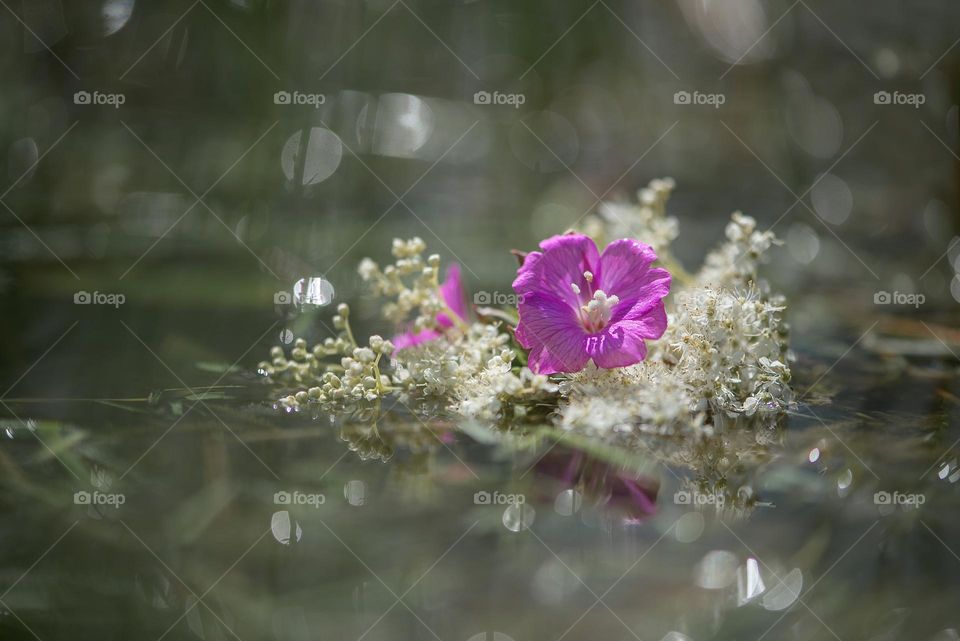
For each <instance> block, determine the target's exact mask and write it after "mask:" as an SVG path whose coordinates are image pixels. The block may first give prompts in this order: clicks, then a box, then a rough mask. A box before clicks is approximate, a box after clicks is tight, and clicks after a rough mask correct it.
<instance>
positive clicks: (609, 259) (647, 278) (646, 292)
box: [599, 238, 670, 300]
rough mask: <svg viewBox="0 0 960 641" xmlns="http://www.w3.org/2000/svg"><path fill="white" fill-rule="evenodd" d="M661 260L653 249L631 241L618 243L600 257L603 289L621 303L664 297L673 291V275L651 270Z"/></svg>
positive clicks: (613, 244) (614, 242)
mask: <svg viewBox="0 0 960 641" xmlns="http://www.w3.org/2000/svg"><path fill="white" fill-rule="evenodd" d="M656 259H657V254H656V253H655V252H654V251H653V248H652V247H650V245H647V244H646V243H641V242H640V241H639V240H633V239H631V238H622V239H620V240H615V241H613V242H612V243H610V244H609V245H607V247H606V249H604V250H603V255H602V256H601V257H600V263H601V265H602V269H601V273H602V277H601V279H600V285H599V287H600V289H602V290H603V291H605V292H606V293H607V295H610V294H616V295H617V296H619V297H620V300H627V299H631V298H641V297H645V298H652V297H657V298H663V297H664V296H666V295H667V294H668V293H669V292H670V274H669V273H668V272H667V270H665V269H650V263H652V262H653V261H655V260H656Z"/></svg>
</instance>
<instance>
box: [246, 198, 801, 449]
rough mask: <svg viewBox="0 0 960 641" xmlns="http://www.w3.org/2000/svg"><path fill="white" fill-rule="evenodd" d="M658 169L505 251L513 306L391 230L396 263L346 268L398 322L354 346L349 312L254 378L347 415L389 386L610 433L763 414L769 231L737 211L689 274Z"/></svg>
mask: <svg viewBox="0 0 960 641" xmlns="http://www.w3.org/2000/svg"><path fill="white" fill-rule="evenodd" d="M673 186H674V185H673V181H672V180H670V179H664V180H654V181H652V182H651V183H650V184H649V186H648V187H646V188H644V189H642V190H640V192H639V195H638V202H637V203H602V204H601V205H600V207H599V208H598V211H597V213H596V214H594V215H592V216H591V217H589V218H588V219H587V220H586V221H585V222H584V224H583V225H582V227H580V228H578V229H575V230H572V231H569V232H567V233H566V234H563V235H558V236H554V237H552V238H548V239H546V240H544V241H543V242H542V243H540V250H539V251H532V252H529V253H524V252H514V253H515V254H516V255H517V257H518V259H519V260H520V266H519V269H518V271H517V277H516V279H515V280H514V282H513V290H514V292H515V294H516V301H517V305H516V307H515V308H512V309H499V308H491V307H475V308H474V309H471V308H470V307H468V305H467V302H466V294H465V292H464V288H463V283H462V279H461V276H460V271H459V268H458V266H457V265H455V264H454V265H451V266H450V267H448V268H447V269H446V271H445V274H444V279H443V280H442V281H441V280H440V274H441V268H440V258H439V256H437V255H436V254H434V255H430V256H429V257H427V258H424V252H425V251H426V246H425V244H424V242H423V241H422V240H421V239H419V238H413V239H411V240H394V242H393V248H392V253H393V257H394V262H393V264H391V265H388V266H386V267H381V266H380V265H379V264H377V263H375V262H374V261H372V260H371V259H369V258H365V259H363V261H362V262H361V263H360V266H359V272H360V275H361V277H362V278H363V280H364V281H366V282H367V283H369V284H370V286H371V288H372V290H373V292H374V293H375V294H377V295H379V296H381V297H383V298H384V299H387V302H386V303H385V304H384V305H383V313H384V316H385V317H386V319H387V320H389V321H392V322H393V324H394V325H395V326H396V327H398V328H401V332H400V333H399V334H398V335H396V336H395V337H394V338H392V339H391V340H386V339H384V338H382V337H380V336H371V337H370V338H369V339H368V340H367V341H366V344H361V343H359V342H357V340H356V337H355V336H354V333H353V331H352V328H351V324H350V310H349V308H348V306H347V305H345V304H341V305H340V306H339V307H338V308H337V315H336V316H334V317H333V323H334V327H335V328H336V329H337V330H338V332H339V333H338V335H337V336H336V337H330V338H327V339H326V340H324V341H323V342H322V343H320V344H317V345H315V346H313V348H312V349H308V346H307V344H306V342H305V341H303V340H302V339H301V340H298V341H297V342H296V343H295V345H294V347H293V349H292V350H291V351H290V352H289V354H288V353H286V352H285V351H284V349H283V348H281V347H279V346H278V347H274V348H273V349H272V351H271V358H272V361H271V362H264V363H261V364H260V372H261V373H262V374H263V375H264V376H267V377H268V378H269V379H270V380H271V381H273V382H275V383H277V384H278V385H280V386H282V387H283V388H284V389H285V390H286V391H287V392H290V394H289V395H287V396H284V397H282V398H280V399H279V400H278V402H277V406H278V407H280V408H283V409H284V410H286V411H291V412H292V411H298V410H301V409H305V408H311V407H313V408H323V409H328V410H333V411H347V410H349V409H353V408H356V407H362V406H364V405H376V404H378V403H379V402H380V401H381V399H383V398H385V397H387V396H394V397H395V398H396V399H397V401H398V402H401V403H404V404H414V403H423V402H432V403H434V404H435V403H437V402H439V403H440V404H441V406H442V409H443V410H445V411H449V412H452V413H455V414H457V415H461V416H464V417H467V418H477V419H483V420H486V421H501V422H502V423H503V424H504V425H506V424H510V423H511V422H512V423H514V424H515V423H516V422H517V421H519V420H522V419H524V418H533V417H537V418H546V419H548V420H552V421H554V422H555V423H556V424H557V425H559V426H560V427H561V428H563V429H565V430H574V431H580V432H583V433H585V434H589V435H592V436H601V437H604V438H608V439H610V440H629V439H630V438H631V436H635V435H639V434H643V433H650V432H653V433H658V434H674V433H679V432H683V431H700V432H709V431H710V430H712V429H714V428H716V427H719V426H720V425H721V424H722V422H723V421H724V420H726V419H727V418H729V417H737V416H743V417H758V418H772V417H776V416H778V415H780V414H782V413H783V412H784V411H785V409H786V408H787V406H788V404H789V402H790V400H791V390H790V386H789V382H790V368H789V366H788V364H787V363H788V361H789V359H788V332H787V325H786V323H785V322H784V320H783V311H784V308H785V300H784V298H783V297H782V296H779V295H775V294H772V293H771V292H770V291H769V287H768V285H767V284H766V283H765V282H764V281H762V280H760V279H759V278H758V275H757V269H758V265H759V263H760V261H761V259H762V257H763V255H764V253H765V252H766V251H767V250H768V249H769V248H770V247H771V245H773V244H775V243H776V242H777V241H776V239H775V238H774V236H773V234H772V233H771V232H760V231H757V230H756V223H755V221H754V220H753V219H752V218H750V217H748V216H743V215H741V214H740V213H734V214H733V216H732V220H731V222H730V223H729V224H728V225H727V228H726V241H725V242H723V243H722V244H721V245H720V246H719V247H718V248H717V249H715V250H714V251H712V252H711V253H709V254H708V255H707V257H706V259H705V261H704V264H703V266H702V268H701V269H700V270H699V271H698V272H697V273H696V274H688V273H686V272H685V271H684V270H683V269H682V268H681V267H680V266H679V265H678V264H677V263H676V261H674V259H673V258H672V256H671V254H670V243H671V242H672V241H673V240H674V239H675V238H676V236H677V221H676V219H675V218H672V217H669V216H667V214H666V202H667V199H668V198H669V195H670V192H671V190H672V189H673Z"/></svg>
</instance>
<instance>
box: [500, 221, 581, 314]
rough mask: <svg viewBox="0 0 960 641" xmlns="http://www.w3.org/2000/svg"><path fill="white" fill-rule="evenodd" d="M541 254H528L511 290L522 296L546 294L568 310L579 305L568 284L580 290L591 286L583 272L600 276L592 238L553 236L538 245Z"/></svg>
mask: <svg viewBox="0 0 960 641" xmlns="http://www.w3.org/2000/svg"><path fill="white" fill-rule="evenodd" d="M540 248H541V249H542V250H543V252H530V253H529V254H527V257H526V258H525V259H524V261H523V265H522V266H521V267H520V269H519V270H518V273H517V278H516V280H514V281H513V289H514V291H515V292H517V294H520V295H521V296H523V295H525V294H526V293H528V292H530V291H541V292H549V293H551V294H553V295H554V296H556V297H557V298H559V299H560V300H562V301H565V302H567V304H569V305H570V306H571V307H578V306H579V304H580V303H579V299H578V297H577V295H576V294H574V293H573V290H572V289H571V288H570V284H571V283H573V284H576V285H577V286H578V287H580V289H581V290H583V291H590V290H591V286H590V285H589V284H588V283H587V282H586V280H585V279H584V277H583V272H585V271H589V272H592V273H593V274H594V275H595V276H598V277H599V270H600V256H599V252H598V251H597V245H596V244H595V243H594V242H593V239H592V238H590V237H589V236H584V235H583V234H564V235H562V236H553V237H551V238H548V239H546V240H545V241H543V242H542V243H540Z"/></svg>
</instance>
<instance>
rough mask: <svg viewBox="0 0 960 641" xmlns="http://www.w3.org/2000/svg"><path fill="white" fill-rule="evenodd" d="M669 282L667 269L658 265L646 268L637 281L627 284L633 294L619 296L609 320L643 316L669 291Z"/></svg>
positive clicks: (631, 318)
mask: <svg viewBox="0 0 960 641" xmlns="http://www.w3.org/2000/svg"><path fill="white" fill-rule="evenodd" d="M670 282H671V278H670V272H668V271H667V270H665V269H661V268H659V267H658V268H656V269H649V270H647V273H646V274H644V275H643V277H642V278H639V279H637V283H631V284H630V285H629V288H630V289H633V290H634V292H635V296H628V297H626V298H624V297H623V296H620V303H619V304H618V305H617V306H616V307H614V308H613V312H612V313H611V315H610V322H612V323H616V322H618V321H621V320H636V319H638V318H641V317H643V316H645V315H646V314H647V313H649V312H650V310H652V309H653V308H654V307H656V305H657V304H658V303H660V302H661V301H662V299H663V297H664V296H666V295H667V294H669V293H670ZM638 283H639V284H638ZM618 296H619V294H618Z"/></svg>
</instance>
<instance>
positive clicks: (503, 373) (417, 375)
mask: <svg viewBox="0 0 960 641" xmlns="http://www.w3.org/2000/svg"><path fill="white" fill-rule="evenodd" d="M510 341H511V337H510V334H508V333H507V332H505V331H503V330H502V328H501V326H500V324H499V323H497V324H484V323H473V324H472V325H470V327H469V329H468V330H467V332H466V334H462V335H460V336H458V337H457V338H455V339H453V340H449V341H430V342H427V343H424V344H422V345H419V346H417V347H414V348H410V349H406V350H404V351H403V352H402V353H401V357H400V358H398V359H397V360H396V361H395V366H396V371H395V373H394V380H395V381H396V384H397V385H398V386H399V387H400V388H401V389H402V390H403V392H404V394H405V395H406V397H407V398H410V399H413V398H423V397H440V398H447V399H450V402H449V405H448V409H450V410H452V411H455V412H457V413H459V414H462V415H464V416H469V417H472V418H481V419H486V420H496V419H498V418H501V417H503V416H504V414H505V413H507V414H511V415H517V414H522V413H524V412H525V409H524V408H525V404H529V403H533V402H537V401H539V400H543V399H544V398H549V397H551V396H553V395H554V394H555V393H556V391H557V386H556V385H555V384H554V383H552V382H551V381H550V379H549V378H548V377H546V376H538V375H536V374H534V373H533V372H531V371H530V370H529V369H528V368H527V367H519V366H518V365H516V364H515V361H516V355H515V353H514V352H513V350H511V349H510ZM505 410H507V411H506V412H505Z"/></svg>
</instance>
